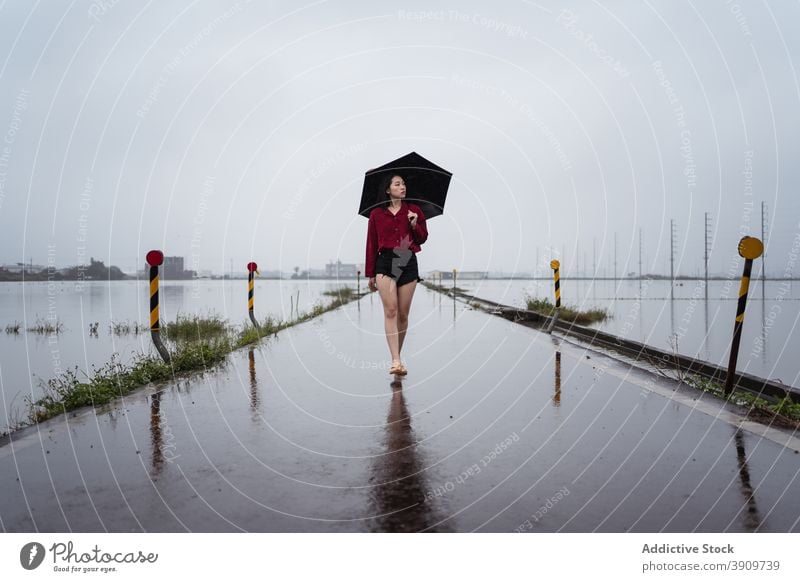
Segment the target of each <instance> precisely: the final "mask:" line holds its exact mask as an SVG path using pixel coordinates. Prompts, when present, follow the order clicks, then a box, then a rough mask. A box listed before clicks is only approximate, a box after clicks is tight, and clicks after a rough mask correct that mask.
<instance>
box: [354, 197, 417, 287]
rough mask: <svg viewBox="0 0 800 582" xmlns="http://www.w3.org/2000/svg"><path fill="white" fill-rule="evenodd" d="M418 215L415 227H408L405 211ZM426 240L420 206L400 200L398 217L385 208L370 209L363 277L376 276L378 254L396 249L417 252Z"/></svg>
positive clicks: (408, 222) (409, 223)
mask: <svg viewBox="0 0 800 582" xmlns="http://www.w3.org/2000/svg"><path fill="white" fill-rule="evenodd" d="M409 210H410V211H411V212H415V213H416V214H417V226H416V228H413V229H412V228H411V222H410V221H409V220H408V211H409ZM427 239H428V228H427V227H426V226H425V215H424V214H422V210H420V208H419V206H417V205H416V204H412V203H410V202H408V203H407V202H405V201H403V202H402V203H401V204H400V210H398V212H397V214H392V212H391V211H390V210H389V209H388V208H386V207H378V208H373V209H372V212H370V214H369V225H368V226H367V259H366V261H365V263H364V274H365V275H366V276H367V277H374V276H375V263H376V262H377V260H378V251H380V250H381V249H394V248H397V247H400V248H404V249H405V248H407V249H411V250H412V251H413V252H415V253H418V252H420V250H422V249H421V248H420V245H421V244H422V243H424V242H425V241H426V240H427Z"/></svg>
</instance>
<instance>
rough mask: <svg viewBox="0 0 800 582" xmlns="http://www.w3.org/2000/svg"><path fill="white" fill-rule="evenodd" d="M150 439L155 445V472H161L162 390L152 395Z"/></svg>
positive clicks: (162, 454) (162, 455) (153, 456)
mask: <svg viewBox="0 0 800 582" xmlns="http://www.w3.org/2000/svg"><path fill="white" fill-rule="evenodd" d="M150 441H151V443H152V445H153V454H152V460H151V462H152V463H153V473H155V474H158V473H160V472H161V467H162V466H163V465H164V449H163V446H164V443H163V438H162V434H161V392H156V393H155V394H153V395H152V396H150Z"/></svg>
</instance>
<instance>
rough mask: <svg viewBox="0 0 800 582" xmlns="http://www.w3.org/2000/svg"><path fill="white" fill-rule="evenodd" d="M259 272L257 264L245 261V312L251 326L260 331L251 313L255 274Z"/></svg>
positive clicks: (253, 299) (253, 300)
mask: <svg viewBox="0 0 800 582" xmlns="http://www.w3.org/2000/svg"><path fill="white" fill-rule="evenodd" d="M257 273H258V274H260V273H259V272H258V265H256V264H255V263H252V262H251V263H247V313H248V315H249V316H250V321H252V322H253V326H254V327H255V328H256V329H257V330H259V331H261V329H260V328H259V327H258V321H256V316H255V315H254V314H253V306H254V303H255V297H254V295H255V286H256V283H255V275H256V274H257Z"/></svg>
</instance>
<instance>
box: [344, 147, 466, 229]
mask: <svg viewBox="0 0 800 582" xmlns="http://www.w3.org/2000/svg"><path fill="white" fill-rule="evenodd" d="M392 172H396V173H398V174H400V175H401V176H403V179H404V180H405V182H406V200H407V201H408V202H413V203H414V204H416V205H417V206H419V207H420V209H421V210H422V213H423V214H424V215H425V219H426V220H427V219H429V218H433V217H434V216H439V215H440V214H442V213H443V212H444V201H445V198H446V197H447V189H448V187H449V186H450V178H451V177H452V176H453V174H451V173H450V172H448V171H447V170H445V169H444V168H440V167H439V166H437V165H436V164H434V163H433V162H431V161H428V160H426V159H425V158H423V157H422V156H421V155H419V154H418V153H417V152H411V153H410V154H406V155H405V156H403V157H402V158H398V159H396V160H394V161H393V162H389V163H388V164H384V165H383V166H381V167H380V168H375V169H374V170H369V171H368V172H367V173H366V175H365V176H364V188H363V190H362V191H361V205H360V206H359V208H358V213H359V214H360V215H361V216H364V217H365V218H369V213H370V212H372V209H373V208H375V206H377V205H378V204H380V203H381V202H383V201H384V200H385V198H384V196H383V193H381V192H378V189H379V188H380V185H381V181H382V180H383V178H385V177H386V175H387V174H390V173H392Z"/></svg>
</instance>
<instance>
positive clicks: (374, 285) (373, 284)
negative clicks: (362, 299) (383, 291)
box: [369, 277, 378, 291]
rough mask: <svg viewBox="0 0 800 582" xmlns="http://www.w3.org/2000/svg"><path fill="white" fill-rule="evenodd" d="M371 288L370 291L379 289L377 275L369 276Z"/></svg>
mask: <svg viewBox="0 0 800 582" xmlns="http://www.w3.org/2000/svg"><path fill="white" fill-rule="evenodd" d="M369 290H370V291H377V290H378V282H377V281H376V280H375V277H370V278H369Z"/></svg>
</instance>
